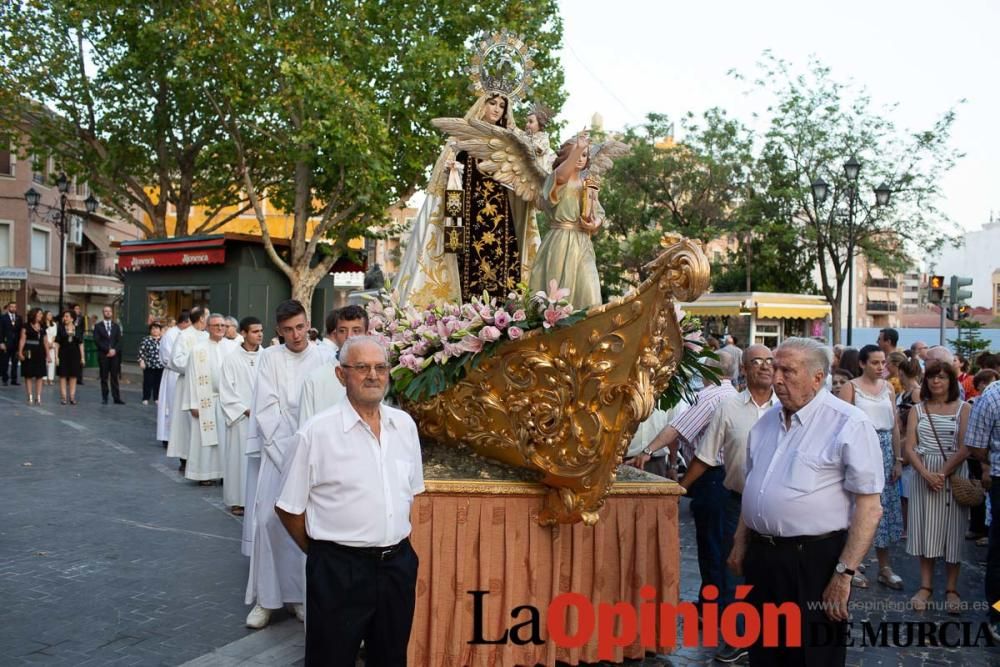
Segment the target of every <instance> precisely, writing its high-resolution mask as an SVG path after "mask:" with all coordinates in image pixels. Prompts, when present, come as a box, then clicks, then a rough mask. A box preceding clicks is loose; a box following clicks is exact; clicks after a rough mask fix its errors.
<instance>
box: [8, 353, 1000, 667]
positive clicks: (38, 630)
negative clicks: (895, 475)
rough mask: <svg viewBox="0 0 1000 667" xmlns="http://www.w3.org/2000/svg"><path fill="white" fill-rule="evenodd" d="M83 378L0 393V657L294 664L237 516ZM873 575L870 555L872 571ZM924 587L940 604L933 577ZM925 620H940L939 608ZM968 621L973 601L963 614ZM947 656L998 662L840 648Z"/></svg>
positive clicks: (692, 577)
mask: <svg viewBox="0 0 1000 667" xmlns="http://www.w3.org/2000/svg"><path fill="white" fill-rule="evenodd" d="M88 373H89V375H88V380H87V384H86V386H84V387H82V388H81V389H80V391H79V393H78V399H79V400H80V404H79V405H77V406H75V407H73V406H61V405H59V401H58V391H57V390H56V389H55V388H52V389H49V388H47V393H46V395H45V399H44V401H45V402H44V404H43V405H42V406H40V407H38V406H31V407H29V406H27V405H25V404H24V394H23V387H0V424H2V429H3V430H2V432H3V437H2V445H0V449H2V457H0V461H2V462H3V467H2V469H0V507H2V510H0V516H2V522H0V600H3V605H2V608H0V627H2V628H3V630H2V632H0V655H2V656H3V659H2V660H0V662H2V663H3V664H5V665H6V664H10V665H21V664H46V665H181V664H184V663H189V662H190V664H192V665H199V666H211V665H261V664H270V665H294V664H301V658H302V632H301V625H300V624H298V623H297V622H296V621H294V620H292V619H289V618H287V616H284V615H282V616H281V617H280V619H279V622H277V623H275V624H274V625H273V626H272V627H270V628H268V629H267V630H266V631H264V632H261V633H253V632H251V631H249V630H247V629H245V628H244V627H243V619H244V616H245V614H246V611H247V610H246V607H245V606H244V605H243V589H244V586H245V584H246V574H247V564H248V562H247V560H246V559H244V558H243V557H242V556H240V555H239V539H240V530H241V524H240V519H238V518H236V517H233V516H231V515H230V514H229V513H228V512H227V511H226V510H225V508H224V507H223V506H222V502H221V495H220V489H219V488H218V487H207V488H206V487H199V486H198V485H197V484H194V483H192V482H187V481H185V480H183V479H182V478H181V477H179V476H178V475H177V473H176V471H175V463H174V462H172V461H169V460H167V459H166V458H165V457H164V455H163V449H162V447H161V446H160V445H159V444H158V443H156V442H155V441H154V440H153V439H152V435H153V432H154V423H155V408H154V407H153V406H149V407H143V406H142V405H140V400H139V399H140V396H139V392H138V385H137V384H135V383H134V382H133V383H132V384H129V385H125V386H123V397H124V399H125V400H126V401H127V403H128V404H127V405H125V406H115V405H109V406H102V405H100V395H99V390H98V386H97V381H96V378H94V377H92V375H93V372H92V371H90V370H88ZM683 510H684V511H683V512H682V516H683V523H682V527H681V530H682V534H683V536H684V539H683V540H682V542H683V552H682V570H683V578H682V581H683V582H684V583H683V586H684V589H683V591H682V593H683V597H684V598H686V599H692V598H694V597H695V592H696V590H697V586H698V583H699V579H698V574H697V564H696V559H695V552H694V540H693V525H692V523H691V519H690V513H689V512H688V511H687V503H686V501H684V506H683ZM873 557H874V555H873ZM983 558H985V548H981V547H975V546H973V545H972V543H968V548H967V558H966V562H965V564H964V565H963V569H962V577H961V587H960V588H961V593H962V596H963V598H964V599H965V600H966V602H968V603H972V602H975V601H977V600H979V596H980V594H981V582H982V578H983V564H982V562H981V561H982V559H983ZM894 562H895V565H896V569H897V571H898V572H899V573H900V574H901V575H902V576H903V578H904V580H905V581H906V584H907V588H906V591H905V592H903V593H896V592H889V591H887V590H886V589H884V588H880V587H878V586H877V585H876V584H875V583H874V581H873V582H872V588H870V589H869V590H867V591H856V595H855V598H854V599H855V600H856V601H858V602H877V601H895V602H904V601H905V600H906V599H908V597H909V596H910V595H912V593H913V591H914V590H915V588H916V582H917V564H916V562H915V561H914V559H912V558H909V557H906V556H905V554H903V553H902V551H901V550H899V552H898V553H897V555H896V558H895V561H894ZM875 569H876V566H875V565H874V561H872V563H870V565H869V574H870V575H871V578H872V579H873V580H874V574H875ZM935 588H936V589H937V592H938V598H940V595H941V592H942V591H943V588H944V582H943V573H942V574H941V579H940V580H939V581H938V582H937V583H936V586H935ZM856 615H859V616H861V617H864V616H865V613H864V612H860V611H859V612H856ZM868 616H869V617H870V618H872V619H876V620H877V619H878V618H879V617H880V616H879V612H868ZM886 616H887V617H888V618H890V619H892V620H897V619H906V620H912V619H913V615H912V614H906V613H905V612H890V613H888V614H886ZM925 617H926V618H925V619H921V620H941V621H943V620H951V619H948V617H946V616H945V615H944V614H943V612H942V613H929V614H926V615H925ZM981 619H982V614H981V613H980V612H971V611H970V612H968V613H967V614H966V616H965V617H964V618H963V620H972V621H976V622H977V623H978V621H980V620H981ZM710 663H711V652H710V651H704V650H702V651H697V650H691V649H685V650H682V651H679V652H678V653H676V654H674V655H673V656H670V657H669V658H655V659H654V658H651V659H649V660H647V661H646V663H645V664H647V665H666V664H672V665H696V664H710ZM958 663H962V664H963V665H966V666H968V667H972V666H975V665H996V664H1000V648H997V649H954V650H948V649H935V648H909V649H897V648H866V649H864V650H863V651H862V650H860V649H853V650H851V651H850V652H849V655H848V664H850V665H877V664H878V665H894V664H900V665H943V664H958ZM716 664H717V663H716Z"/></svg>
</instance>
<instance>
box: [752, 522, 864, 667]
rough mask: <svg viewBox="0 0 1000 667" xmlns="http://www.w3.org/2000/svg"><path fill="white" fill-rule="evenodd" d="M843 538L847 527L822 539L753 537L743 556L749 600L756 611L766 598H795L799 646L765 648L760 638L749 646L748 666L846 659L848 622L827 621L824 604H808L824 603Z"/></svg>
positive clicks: (820, 665)
mask: <svg viewBox="0 0 1000 667" xmlns="http://www.w3.org/2000/svg"><path fill="white" fill-rule="evenodd" d="M807 539H808V538H807ZM846 542H847V531H842V532H839V533H835V534H834V535H831V536H830V537H828V538H825V539H822V540H817V541H812V542H809V541H805V540H803V541H801V542H797V543H791V544H789V543H783V544H777V545H773V546H772V545H770V544H762V543H760V542H758V541H756V540H754V539H753V538H752V537H751V540H750V544H749V547H748V549H747V554H746V557H745V559H744V561H743V574H744V575H745V578H746V583H747V584H749V585H751V586H753V589H752V590H751V591H750V594H749V595H748V596H747V602H750V603H751V604H752V605H753V606H754V607H756V608H757V609H758V611H760V610H761V609H762V606H763V605H764V603H767V602H771V603H774V604H781V603H783V602H794V603H797V604H798V605H799V609H800V610H801V614H802V646H799V647H785V646H779V647H777V648H765V647H764V646H763V645H762V643H761V642H758V643H757V644H755V645H753V646H751V647H750V665H751V666H752V667H759V666H761V665H768V666H770V665H781V666H783V667H784V666H788V667H792V666H795V667H806V666H808V667H834V666H838V667H842V666H843V664H844V662H845V660H846V659H847V646H846V642H845V633H846V632H847V624H846V623H842V622H837V621H831V620H830V619H829V618H827V616H826V613H825V612H824V611H823V609H822V608H816V609H810V608H809V605H810V604H815V605H816V606H817V607H819V604H817V603H821V602H822V600H823V590H824V589H825V588H826V586H827V584H828V583H830V578H831V577H832V576H833V575H834V568H836V566H837V561H838V560H839V559H840V553H841V551H842V550H843V548H844V544H845V543H846ZM839 576H846V575H839ZM782 625H784V623H782ZM785 637H786V633H785V628H784V627H782V628H780V630H779V634H778V641H779V644H780V643H783V642H784V638H785Z"/></svg>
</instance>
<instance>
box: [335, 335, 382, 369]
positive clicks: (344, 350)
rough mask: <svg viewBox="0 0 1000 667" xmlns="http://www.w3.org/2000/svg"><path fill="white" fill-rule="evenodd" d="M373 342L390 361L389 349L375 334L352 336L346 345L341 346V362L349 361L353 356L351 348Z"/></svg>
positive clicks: (346, 341) (345, 342)
mask: <svg viewBox="0 0 1000 667" xmlns="http://www.w3.org/2000/svg"><path fill="white" fill-rule="evenodd" d="M365 344H371V345H374V346H376V347H377V348H378V349H380V350H382V354H384V355H385V360H386V361H389V351H388V350H387V349H385V345H383V344H382V341H380V340H379V339H378V338H376V337H375V336H351V337H350V338H348V339H347V340H345V341H344V345H343V346H342V347H341V348H340V353H339V355H338V356H339V358H340V362H341V363H343V362H345V361H347V359H348V358H350V356H351V350H353V349H354V348H355V347H358V346H360V345H365Z"/></svg>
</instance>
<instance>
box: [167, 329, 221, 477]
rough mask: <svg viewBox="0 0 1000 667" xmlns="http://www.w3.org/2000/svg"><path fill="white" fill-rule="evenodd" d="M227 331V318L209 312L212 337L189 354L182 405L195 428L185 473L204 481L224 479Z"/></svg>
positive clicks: (191, 425) (186, 475) (210, 335)
mask: <svg viewBox="0 0 1000 667" xmlns="http://www.w3.org/2000/svg"><path fill="white" fill-rule="evenodd" d="M225 334H226V318H225V317H223V316H222V315H218V314H215V315H209V317H208V340H206V341H202V342H200V343H198V344H197V345H195V346H194V348H192V350H191V354H190V355H189V356H188V364H187V371H186V372H185V373H184V382H185V383H187V391H186V392H185V395H186V397H187V401H186V403H185V404H184V405H182V406H181V408H182V409H183V410H184V412H183V413H182V414H183V416H181V415H178V418H180V419H184V418H187V419H188V420H189V421H188V427H189V428H190V431H191V442H190V445H189V447H188V455H187V466H186V467H185V469H184V476H185V477H187V478H188V479H192V480H196V481H198V482H201V483H202V484H211V483H213V481H214V480H217V479H222V456H221V454H220V452H219V449H220V444H221V443H222V440H223V437H224V435H225V434H224V431H223V425H224V424H225V419H226V415H225V413H224V412H223V411H222V402H221V401H220V400H219V381H220V379H221V377H222V358H223V356H224V355H225V352H226V350H225V349H224V348H223V345H222V340H223V339H224V338H225Z"/></svg>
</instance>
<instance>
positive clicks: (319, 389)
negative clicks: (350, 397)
mask: <svg viewBox="0 0 1000 667" xmlns="http://www.w3.org/2000/svg"><path fill="white" fill-rule="evenodd" d="M326 331H327V337H326V338H324V339H323V340H324V341H325V342H324V343H322V344H320V346H319V348H320V349H321V350H324V351H328V350H329V349H331V348H332V349H333V353H332V354H328V355H327V357H326V364H324V365H323V366H322V367H320V368H317V369H315V370H314V371H312V372H311V373H310V374H309V377H307V378H306V381H305V384H303V385H302V400H301V401H300V403H299V424H305V423H306V421H308V420H309V418H310V417H312V416H313V415H315V414H318V413H320V412H322V411H323V410H326V409H327V408H329V407H331V406H332V405H333V404H334V403H336V402H338V401H339V400H340V399H342V398H343V397H344V396H346V395H347V391H346V389H344V385H343V384H341V382H340V380H338V379H337V370H336V369H337V366H339V365H340V362H339V361H338V358H337V355H338V354H339V352H340V348H342V347H343V346H344V342H345V341H346V340H347V339H348V338H353V337H355V336H364V335H365V334H367V333H368V313H367V312H365V309H364V308H362V307H361V306H353V305H352V306H344V307H343V308H338V309H337V310H334V311H332V312H331V313H330V314H329V315H328V316H327V318H326ZM324 348H325V349H324Z"/></svg>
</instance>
